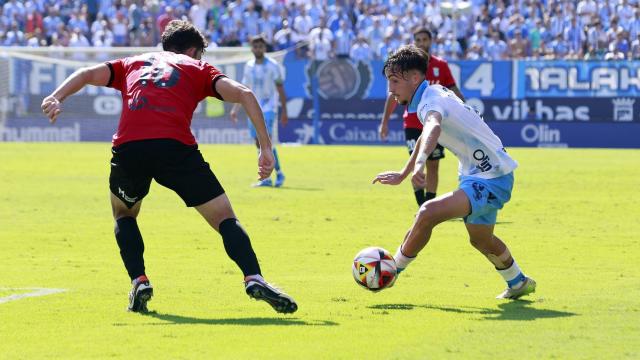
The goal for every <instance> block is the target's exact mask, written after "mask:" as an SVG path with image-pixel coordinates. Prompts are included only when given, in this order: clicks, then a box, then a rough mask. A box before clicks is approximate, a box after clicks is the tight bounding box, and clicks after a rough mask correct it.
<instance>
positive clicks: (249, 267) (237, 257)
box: [220, 218, 261, 276]
mask: <svg viewBox="0 0 640 360" xmlns="http://www.w3.org/2000/svg"><path fill="white" fill-rule="evenodd" d="M220 235H222V241H223V242H224V249H225V250H226V251H227V255H229V257H230V258H231V260H233V261H235V263H236V264H238V267H239V268H240V269H241V270H242V273H243V274H244V276H248V275H256V274H261V272H260V265H259V264H258V259H257V258H256V254H255V253H254V252H253V248H252V247H251V240H249V235H247V233H246V232H245V231H244V229H243V228H242V226H240V222H239V221H238V219H233V218H229V219H225V220H223V221H222V222H221V223H220Z"/></svg>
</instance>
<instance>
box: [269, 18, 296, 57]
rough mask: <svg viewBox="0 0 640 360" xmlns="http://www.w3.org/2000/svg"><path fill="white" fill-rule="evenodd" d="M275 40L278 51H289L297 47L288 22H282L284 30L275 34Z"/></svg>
mask: <svg viewBox="0 0 640 360" xmlns="http://www.w3.org/2000/svg"><path fill="white" fill-rule="evenodd" d="M273 40H274V42H275V49H276V50H282V49H288V48H291V47H293V46H294V45H295V41H294V37H293V31H292V30H291V29H290V28H289V21H288V20H284V21H282V29H280V30H278V31H277V32H276V33H275V35H274V36H273Z"/></svg>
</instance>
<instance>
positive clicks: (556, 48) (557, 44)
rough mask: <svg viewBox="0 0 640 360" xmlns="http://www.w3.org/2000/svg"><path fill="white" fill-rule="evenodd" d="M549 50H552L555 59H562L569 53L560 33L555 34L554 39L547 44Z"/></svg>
mask: <svg viewBox="0 0 640 360" xmlns="http://www.w3.org/2000/svg"><path fill="white" fill-rule="evenodd" d="M549 50H551V51H552V52H553V56H554V58H556V59H564V58H565V57H566V56H567V55H568V54H569V46H568V45H567V43H566V42H565V41H564V39H563V38H562V35H561V34H558V36H556V38H555V40H553V41H551V43H550V44H549Z"/></svg>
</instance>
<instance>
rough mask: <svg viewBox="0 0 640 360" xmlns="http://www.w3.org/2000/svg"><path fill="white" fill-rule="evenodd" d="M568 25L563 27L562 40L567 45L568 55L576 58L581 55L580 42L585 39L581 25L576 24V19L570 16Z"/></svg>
mask: <svg viewBox="0 0 640 360" xmlns="http://www.w3.org/2000/svg"><path fill="white" fill-rule="evenodd" d="M569 21H570V23H569V25H568V26H566V27H565V29H564V35H563V37H564V40H565V41H566V42H567V44H568V45H569V54H568V55H569V57H571V58H572V59H576V58H578V57H582V56H583V55H584V54H583V53H582V52H583V51H582V44H583V42H584V40H585V34H584V30H583V27H582V26H580V25H578V20H577V18H575V17H572V18H571V19H570V20H569Z"/></svg>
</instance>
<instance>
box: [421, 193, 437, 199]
mask: <svg viewBox="0 0 640 360" xmlns="http://www.w3.org/2000/svg"><path fill="white" fill-rule="evenodd" d="M435 198H436V193H432V192H428V191H427V192H426V194H424V201H429V200H431V199H435Z"/></svg>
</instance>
